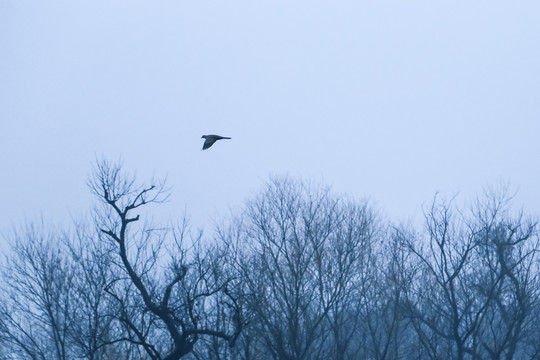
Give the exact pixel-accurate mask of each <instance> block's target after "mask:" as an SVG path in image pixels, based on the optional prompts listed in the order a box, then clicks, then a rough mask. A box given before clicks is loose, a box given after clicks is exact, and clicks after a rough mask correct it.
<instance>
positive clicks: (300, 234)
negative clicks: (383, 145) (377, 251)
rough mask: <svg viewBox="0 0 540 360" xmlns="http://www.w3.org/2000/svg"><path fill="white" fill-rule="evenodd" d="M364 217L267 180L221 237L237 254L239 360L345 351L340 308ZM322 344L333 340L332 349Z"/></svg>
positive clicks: (363, 211)
mask: <svg viewBox="0 0 540 360" xmlns="http://www.w3.org/2000/svg"><path fill="white" fill-rule="evenodd" d="M372 216H373V215H372V213H371V212H370V210H369V209H368V208H367V206H366V205H365V204H354V203H353V202H352V201H346V200H341V199H339V198H338V197H335V196H332V195H331V194H330V192H329V190H328V189H326V188H310V187H309V186H307V185H305V184H303V183H300V182H295V181H293V180H291V179H273V180H271V181H270V183H269V184H268V186H267V188H266V190H265V191H264V192H263V193H262V194H261V195H260V196H259V197H257V198H256V199H255V200H253V201H251V202H250V203H248V205H247V207H246V209H245V212H243V213H242V215H241V221H237V222H233V224H232V227H233V230H232V231H229V232H226V231H225V232H223V234H224V235H223V238H224V239H225V241H226V242H227V243H229V244H231V243H235V244H236V249H238V250H237V251H238V252H239V253H242V256H241V259H240V260H238V265H237V266H238V268H240V269H241V271H242V277H243V279H245V280H244V281H245V284H246V288H247V289H246V290H245V293H246V296H245V299H246V304H245V315H244V318H245V319H246V322H247V323H248V326H247V327H246V329H245V333H244V334H243V335H242V337H241V340H240V341H244V342H243V344H244V345H246V346H247V348H246V349H247V350H246V352H245V353H244V354H243V355H242V357H241V358H244V359H248V358H249V359H259V358H260V359H262V358H265V359H266V358H273V359H317V358H327V359H329V358H334V357H335V356H337V353H336V350H340V351H343V353H344V354H347V353H348V351H351V350H352V349H349V344H350V334H349V333H346V331H347V330H345V331H343V330H344V329H347V327H348V330H350V329H353V328H354V327H355V319H349V318H348V317H347V316H348V315H350V314H347V310H348V303H347V302H348V299H350V298H351V296H352V293H351V283H352V282H353V281H354V279H355V277H356V276H357V272H358V271H359V269H360V268H361V266H362V260H363V258H364V254H365V251H366V250H365V248H366V247H368V246H369V242H370V241H371V237H372V235H373V226H372ZM341 326H343V328H341ZM248 336H249V337H248ZM328 338H332V339H335V340H337V339H339V349H337V348H336V345H335V344H336V342H335V341H329V340H327V339H328Z"/></svg>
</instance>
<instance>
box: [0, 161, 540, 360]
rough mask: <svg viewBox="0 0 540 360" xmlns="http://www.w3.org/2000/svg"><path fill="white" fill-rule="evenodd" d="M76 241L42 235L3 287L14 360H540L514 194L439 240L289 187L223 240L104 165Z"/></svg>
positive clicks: (457, 212)
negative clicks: (166, 213)
mask: <svg viewBox="0 0 540 360" xmlns="http://www.w3.org/2000/svg"><path fill="white" fill-rule="evenodd" d="M89 187H90V189H91V191H92V192H93V194H94V195H95V196H96V197H97V199H99V200H100V206H98V207H97V208H96V211H95V213H94V216H93V217H92V220H91V221H81V222H79V223H77V224H76V226H74V228H73V229H72V230H69V231H57V230H50V229H48V228H47V227H46V226H45V225H28V226H27V227H25V228H23V229H21V230H18V231H14V232H13V234H12V235H10V236H8V238H9V240H10V243H11V245H12V251H11V253H10V254H9V255H8V256H7V257H6V259H5V261H4V263H3V266H2V275H1V277H0V360H4V359H5V360H7V359H43V360H46V359H47V360H48V359H92V360H106V359H152V360H173V359H181V358H185V359H229V360H233V359H238V360H240V359H242V360H252V359H257V360H264V359H283V360H285V359H287V360H288V359H294V360H310V359H336V360H338V359H339V360H345V359H460V360H461V359H540V342H539V341H538V339H540V281H539V280H540V257H539V254H538V251H539V250H540V244H539V236H538V235H539V233H538V227H537V224H536V222H535V221H534V220H532V219H529V218H527V217H526V216H525V215H524V214H522V213H517V214H514V213H512V212H511V208H510V203H509V200H510V199H511V197H510V196H508V194H507V193H506V192H505V190H504V189H500V190H498V191H490V192H488V193H487V194H485V196H483V197H482V198H480V200H478V201H477V203H476V204H475V205H474V206H473V207H472V209H471V211H465V210H464V209H460V208H458V207H457V206H455V204H454V203H453V202H452V201H449V202H445V201H444V200H441V199H440V198H438V197H436V198H435V200H434V201H433V204H432V206H431V207H429V208H428V209H426V211H425V227H424V228H423V229H412V228H410V227H405V226H401V225H395V224H391V223H388V222H387V221H385V220H383V219H382V217H381V216H378V215H377V214H376V213H375V212H374V211H373V209H372V208H371V207H370V206H369V204H368V203H367V202H365V201H356V200H353V199H350V198H347V197H344V196H337V195H335V194H333V193H332V192H331V191H330V190H329V189H327V188H322V187H314V186H308V185H306V184H305V183H302V182H299V181H293V180H291V179H288V178H278V179H272V180H270V181H269V183H268V184H267V186H266V188H265V190H264V191H263V192H261V193H260V195H259V196H258V197H256V198H254V199H253V200H252V201H250V202H248V203H247V204H246V206H245V207H244V208H242V209H241V210H239V211H237V212H236V215H234V216H233V217H232V218H231V219H229V220H228V221H226V222H223V223H222V224H221V225H220V226H218V227H216V229H215V231H214V232H213V233H212V234H213V235H212V236H209V235H205V234H203V233H202V232H199V233H194V232H192V231H190V229H189V226H188V224H187V221H185V220H183V221H182V222H181V223H180V224H179V225H175V226H169V227H163V226H159V227H158V226H154V225H153V224H151V223H149V222H147V221H146V220H145V219H146V217H145V214H146V213H147V212H148V211H151V209H152V206H151V205H152V204H156V205H159V204H160V203H162V202H163V201H165V200H166V199H167V195H168V190H167V189H166V188H165V187H164V183H163V182H152V183H150V185H144V184H142V185H140V184H138V183H137V181H136V179H135V177H133V176H129V175H127V174H125V173H124V172H123V171H122V168H121V166H120V165H119V164H112V163H109V162H107V161H101V162H99V163H98V164H97V166H96V169H95V171H94V175H93V177H92V178H91V180H90V181H89Z"/></svg>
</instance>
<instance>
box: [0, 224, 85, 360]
mask: <svg viewBox="0 0 540 360" xmlns="http://www.w3.org/2000/svg"><path fill="white" fill-rule="evenodd" d="M12 240H13V243H12V249H13V251H12V256H11V257H10V258H8V259H7V261H6V266H5V267H4V269H3V272H2V291H0V294H1V295H0V297H1V300H0V341H1V343H3V345H4V346H5V347H6V348H8V349H10V351H11V353H12V354H15V355H17V356H20V357H26V358H30V359H62V360H64V359H69V358H71V357H72V353H71V352H70V347H69V335H70V331H71V327H72V325H73V321H74V319H75V312H76V310H77V309H76V307H75V306H74V303H73V301H72V298H73V297H74V296H75V290H74V287H73V284H74V281H75V279H74V272H73V264H72V263H71V262H70V260H69V258H68V257H67V256H65V254H64V253H63V251H62V247H61V236H59V235H58V234H56V233H55V232H52V231H47V230H46V229H45V228H44V227H38V226H36V225H28V226H27V227H26V228H25V229H24V230H23V231H19V232H15V233H14V234H13V239H12Z"/></svg>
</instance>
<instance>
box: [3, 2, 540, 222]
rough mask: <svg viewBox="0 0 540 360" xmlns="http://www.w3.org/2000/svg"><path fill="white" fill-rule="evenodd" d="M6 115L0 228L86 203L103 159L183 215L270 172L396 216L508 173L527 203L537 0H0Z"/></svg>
mask: <svg viewBox="0 0 540 360" xmlns="http://www.w3.org/2000/svg"><path fill="white" fill-rule="evenodd" d="M0 124H1V127H0V166H1V168H0V171H1V172H0V183H1V186H0V200H1V207H0V231H6V230H8V229H10V228H11V227H12V226H14V225H20V224H22V223H24V222H25V221H27V220H37V219H39V218H40V217H43V218H44V219H45V220H47V221H52V222H63V221H69V219H70V218H72V217H77V216H78V214H81V213H84V212H86V211H87V210H88V209H89V208H90V207H91V206H92V204H93V202H92V198H91V196H90V194H89V191H88V189H87V186H86V181H87V179H88V176H89V174H90V172H91V169H92V164H93V162H94V160H95V159H96V157H101V156H102V155H104V156H106V157H107V158H109V159H113V160H114V159H118V158H120V157H121V158H122V159H123V160H124V162H125V167H126V169H128V170H132V171H135V172H136V173H137V175H138V176H139V178H140V179H141V180H146V179H148V178H150V177H151V176H152V175H153V174H155V175H156V176H167V179H168V184H169V185H170V186H171V187H172V196H171V199H170V201H169V203H168V204H166V205H165V206H164V207H163V209H162V210H160V211H163V212H159V213H158V214H160V215H159V216H162V214H167V215H166V216H168V217H171V218H175V217H177V216H180V215H181V214H182V213H183V212H184V210H187V212H188V213H189V214H191V215H192V218H193V222H194V223H195V224H196V225H205V224H208V221H209V220H210V219H212V218H216V217H219V216H225V215H226V213H227V212H228V209H229V208H235V207H237V206H238V205H240V204H242V203H243V202H244V201H245V200H246V199H248V198H250V197H251V196H252V195H253V194H255V193H256V192H257V191H258V190H259V189H261V188H262V186H263V184H264V182H265V181H266V180H267V179H268V177H269V175H271V174H274V175H291V176H293V177H300V178H302V179H305V180H312V181H315V182H322V183H326V184H328V185H331V186H332V187H333V189H334V190H336V191H337V192H346V193H349V194H351V195H352V196H354V197H357V198H369V199H371V201H372V202H373V204H374V205H375V206H376V207H377V208H378V209H380V210H381V211H382V212H385V213H386V214H388V215H389V216H390V217H391V218H392V219H394V220H399V219H407V218H408V217H415V216H418V214H421V207H422V204H425V203H429V202H430V201H431V199H432V197H433V195H434V194H435V192H437V191H440V192H442V193H443V194H446V195H448V196H451V195H453V194H454V193H456V192H459V193H460V196H462V197H464V198H470V197H472V196H474V195H475V194H477V193H479V192H481V191H482V187H483V186H486V185H489V184H494V183H498V182H501V181H502V182H509V183H510V184H511V185H512V186H513V187H514V188H515V189H518V190H519V193H518V196H517V198H516V205H518V206H524V207H525V209H526V210H528V211H532V212H534V213H536V214H538V213H539V210H540V164H539V159H540V144H539V134H540V2H539V1H520V2H511V1H493V0H491V1H470V0H468V1H444V2H443V1H403V0H399V1H369V2H368V1H360V0H356V1H313V0H309V1H291V0H287V1H276V0H272V1H247V0H246V1H179V0H174V1H159V2H150V1H144V2H142V1H110V0H107V1H72V0H69V1H68V0H66V1H53V0H51V1H25V0H0ZM203 134H220V135H224V136H230V137H232V140H228V141H221V142H218V143H216V144H215V145H214V146H213V147H212V148H211V149H209V150H207V151H201V150H200V149H201V146H202V142H203V140H202V139H201V135H203Z"/></svg>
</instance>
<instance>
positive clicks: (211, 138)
mask: <svg viewBox="0 0 540 360" xmlns="http://www.w3.org/2000/svg"><path fill="white" fill-rule="evenodd" d="M201 139H205V141H204V144H203V147H202V150H206V149H208V148H209V147H210V146H212V145H214V143H215V142H216V141H218V140H222V139H230V137H226V136H219V135H203V136H201Z"/></svg>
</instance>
